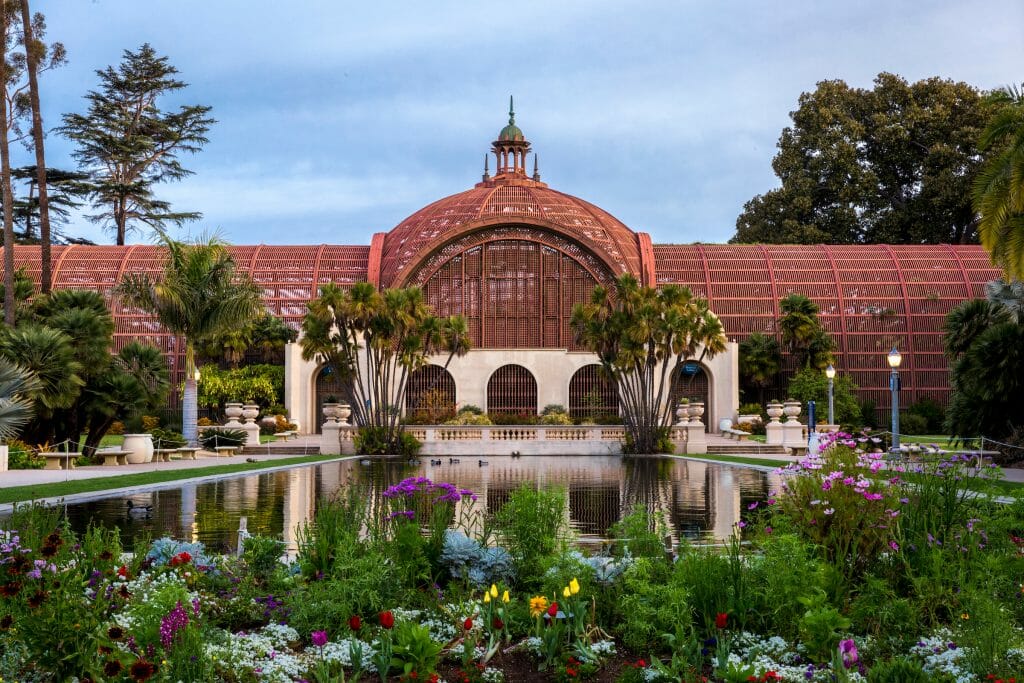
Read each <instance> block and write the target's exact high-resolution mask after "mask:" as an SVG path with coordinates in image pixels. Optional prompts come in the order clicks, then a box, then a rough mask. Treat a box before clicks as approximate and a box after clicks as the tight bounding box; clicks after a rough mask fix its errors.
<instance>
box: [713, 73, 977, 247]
mask: <svg viewBox="0 0 1024 683" xmlns="http://www.w3.org/2000/svg"><path fill="white" fill-rule="evenodd" d="M992 111H993V106H992V104H991V103H990V102H989V101H988V99H986V98H985V97H984V96H983V94H982V93H980V92H979V91H978V90H977V89H976V88H974V87H972V86H970V85H968V84H966V83H961V82H953V81H949V80H944V79H941V78H929V79H925V80H921V81H917V82H916V83H908V82H907V81H906V80H904V79H903V78H901V77H899V76H897V75H895V74H890V73H881V74H879V75H878V77H877V78H876V79H875V81H874V87H873V88H871V89H863V88H855V87H851V86H850V85H848V84H847V83H845V82H844V81H842V80H830V81H821V82H820V83H818V84H817V88H816V89H815V90H814V91H813V92H809V93H806V92H805V93H803V94H802V95H801V96H800V99H799V103H798V107H797V109H796V110H795V111H793V112H791V113H790V117H791V118H792V120H793V124H792V125H791V126H788V127H786V128H785V129H784V130H783V131H782V135H781V136H780V138H779V142H778V150H779V151H778V154H777V155H776V156H775V158H774V160H773V161H772V168H773V169H774V171H775V174H776V175H777V176H778V178H779V180H780V181H781V183H782V186H781V187H779V188H777V189H773V190H769V191H768V192H766V193H764V194H761V195H758V196H756V197H754V198H753V199H751V200H750V201H749V202H747V203H746V204H745V205H744V207H743V212H742V213H741V214H740V216H739V218H738V219H737V220H736V234H735V236H734V237H733V238H732V240H730V241H731V242H732V243H755V242H757V243H773V244H786V243H793V244H815V243H828V244H878V243H890V244H935V243H954V244H964V243H974V242H977V240H978V235H977V216H976V214H975V212H974V208H973V207H972V205H971V201H970V188H971V186H972V184H973V183H974V179H975V177H976V176H977V173H978V169H979V166H980V165H981V163H982V161H983V158H982V154H981V152H979V150H978V145H977V143H978V138H979V136H980V135H981V132H982V131H983V130H984V129H985V127H986V125H988V122H989V120H990V118H991V115H992Z"/></svg>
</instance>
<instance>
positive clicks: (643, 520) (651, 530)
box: [610, 505, 668, 559]
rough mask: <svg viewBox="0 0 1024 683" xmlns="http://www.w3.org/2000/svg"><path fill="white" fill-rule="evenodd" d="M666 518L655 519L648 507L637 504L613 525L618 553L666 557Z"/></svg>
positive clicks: (613, 534)
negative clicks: (648, 511)
mask: <svg viewBox="0 0 1024 683" xmlns="http://www.w3.org/2000/svg"><path fill="white" fill-rule="evenodd" d="M667 531H668V530H667V529H666V528H665V525H664V520H662V519H660V518H658V519H653V518H652V517H651V515H649V514H648V513H647V508H644V507H642V506H640V505H635V506H634V507H633V509H632V510H630V511H629V512H628V513H626V514H625V515H623V516H622V519H620V520H619V521H618V522H616V523H615V524H613V525H612V528H611V529H610V532H611V535H612V537H613V538H615V539H616V541H617V543H616V544H615V552H616V554H620V555H626V556H630V557H650V558H660V559H664V558H665V545H664V543H663V542H662V538H663V537H664V536H665V535H666V534H667Z"/></svg>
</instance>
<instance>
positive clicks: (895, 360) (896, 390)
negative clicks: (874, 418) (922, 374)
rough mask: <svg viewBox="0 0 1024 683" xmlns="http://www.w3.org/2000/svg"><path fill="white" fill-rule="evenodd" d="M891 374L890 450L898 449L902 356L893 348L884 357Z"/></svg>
mask: <svg viewBox="0 0 1024 683" xmlns="http://www.w3.org/2000/svg"><path fill="white" fill-rule="evenodd" d="M886 360H888V361H889V367H890V368H892V372H890V373H889V391H891V392H892V450H894V451H896V450H899V447H900V370H899V368H900V363H901V362H902V361H903V356H902V355H901V354H900V351H899V349H897V348H896V347H895V346H894V347H892V351H890V352H889V355H888V356H886Z"/></svg>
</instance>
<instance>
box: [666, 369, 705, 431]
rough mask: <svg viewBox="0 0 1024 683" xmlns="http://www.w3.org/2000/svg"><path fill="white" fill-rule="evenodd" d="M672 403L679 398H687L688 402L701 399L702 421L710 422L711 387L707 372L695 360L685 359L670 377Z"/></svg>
mask: <svg viewBox="0 0 1024 683" xmlns="http://www.w3.org/2000/svg"><path fill="white" fill-rule="evenodd" d="M671 395H672V405H673V406H674V405H675V404H676V403H678V402H679V400H680V399H683V398H688V399H690V402H691V403H693V402H694V401H703V402H704V406H705V412H704V417H703V421H704V422H705V423H706V424H710V422H709V420H710V419H711V387H710V384H709V382H708V373H707V370H706V369H705V368H704V366H703V365H701V364H700V363H698V362H696V361H692V360H691V361H687V362H686V363H683V365H682V366H681V367H680V368H679V370H678V371H677V372H676V374H675V377H673V378H672V394H671Z"/></svg>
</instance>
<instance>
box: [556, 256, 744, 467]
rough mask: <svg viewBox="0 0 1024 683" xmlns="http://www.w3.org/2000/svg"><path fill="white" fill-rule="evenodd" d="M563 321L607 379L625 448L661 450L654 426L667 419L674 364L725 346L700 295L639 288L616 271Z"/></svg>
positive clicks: (664, 424)
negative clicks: (595, 357)
mask: <svg viewBox="0 0 1024 683" xmlns="http://www.w3.org/2000/svg"><path fill="white" fill-rule="evenodd" d="M570 324H571V327H572V330H573V334H574V335H575V337H576V339H577V341H578V342H579V343H580V344H581V345H582V346H583V347H584V348H586V349H588V350H590V351H592V352H593V353H596V354H597V355H598V358H599V359H600V361H601V368H602V371H603V373H604V376H605V377H607V378H609V379H610V380H611V381H612V382H613V383H614V384H615V387H616V391H617V392H618V396H619V403H620V407H621V411H622V418H623V424H624V426H625V431H626V435H627V445H628V446H629V448H630V449H632V450H631V452H634V453H658V452H663V451H660V450H659V448H658V447H659V445H661V444H659V437H660V431H659V430H663V429H667V428H668V427H669V426H671V424H672V419H673V411H674V410H675V406H674V405H673V401H672V397H673V394H674V393H675V390H677V387H676V386H674V382H675V378H677V377H678V376H679V371H680V368H682V367H683V365H684V364H685V363H686V362H687V361H688V360H690V359H694V358H697V359H698V360H703V359H705V358H714V357H715V356H716V355H717V354H719V353H721V352H723V351H724V350H725V345H726V338H725V331H724V328H723V327H722V323H721V321H720V320H719V319H718V317H717V316H716V315H715V314H714V313H712V312H711V310H710V308H709V307H708V302H707V300H706V299H701V298H698V297H694V296H693V294H692V293H691V292H690V290H689V289H687V288H685V287H678V286H676V285H666V286H664V287H660V288H654V287H644V286H641V285H640V283H639V282H638V281H637V280H636V278H635V277H633V276H632V275H623V276H621V277H619V279H618V280H616V283H615V287H614V288H613V289H610V288H607V287H603V286H598V287H595V288H594V291H593V293H592V295H591V299H590V303H588V304H577V305H576V307H575V308H574V309H573V312H572V321H571V323H570ZM698 349H699V350H700V353H699V356H698ZM669 452H671V451H669Z"/></svg>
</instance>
